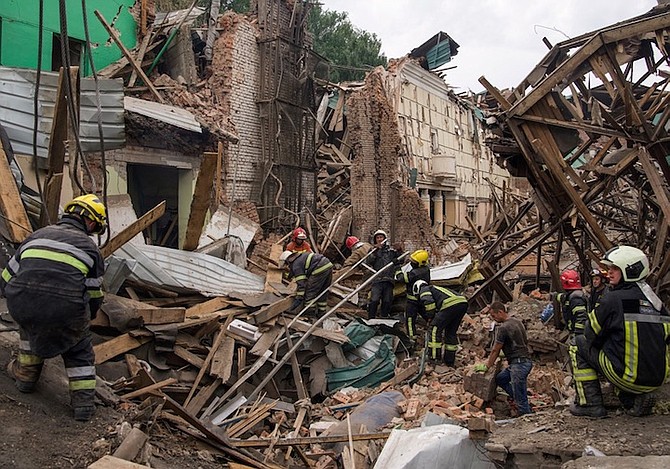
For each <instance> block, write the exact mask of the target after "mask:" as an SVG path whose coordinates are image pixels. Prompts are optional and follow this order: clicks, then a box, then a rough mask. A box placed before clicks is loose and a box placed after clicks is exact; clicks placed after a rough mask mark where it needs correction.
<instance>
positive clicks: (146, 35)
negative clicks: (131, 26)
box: [127, 0, 154, 88]
mask: <svg viewBox="0 0 670 469" xmlns="http://www.w3.org/2000/svg"><path fill="white" fill-rule="evenodd" d="M145 3H146V0H142V7H143V8H142V13H144V14H145V18H144V22H143V23H142V34H144V37H143V38H142V43H141V44H140V49H139V50H138V52H137V63H138V64H141V63H142V62H143V61H144V55H145V54H146V53H147V47H148V46H149V41H150V40H151V34H152V33H153V31H154V29H153V27H152V28H151V29H150V30H149V32H148V33H147V31H146V30H147V27H146V8H144V6H145ZM136 81H137V72H136V71H135V69H133V72H132V73H131V74H130V79H129V80H128V86H127V88H132V87H133V86H135V82H136Z"/></svg>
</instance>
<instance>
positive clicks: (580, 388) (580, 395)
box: [568, 345, 597, 405]
mask: <svg viewBox="0 0 670 469" xmlns="http://www.w3.org/2000/svg"><path fill="white" fill-rule="evenodd" d="M568 354H569V355H570V366H571V367H572V376H573V377H574V378H575V391H577V399H578V404H579V405H586V394H585V393H584V385H583V384H582V380H581V379H577V376H578V374H579V373H580V371H581V370H580V369H579V368H578V366H577V347H576V346H575V345H570V346H569V347H568ZM596 378H597V376H596Z"/></svg>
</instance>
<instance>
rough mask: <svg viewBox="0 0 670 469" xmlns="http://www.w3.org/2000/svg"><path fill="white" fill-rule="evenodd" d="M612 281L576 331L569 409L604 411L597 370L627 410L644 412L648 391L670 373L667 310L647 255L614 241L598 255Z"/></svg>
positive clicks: (649, 404)
mask: <svg viewBox="0 0 670 469" xmlns="http://www.w3.org/2000/svg"><path fill="white" fill-rule="evenodd" d="M601 263H602V264H603V265H606V266H607V267H608V270H607V274H608V277H609V282H610V287H609V289H608V290H607V293H606V294H605V295H603V296H602V297H601V298H600V302H599V303H598V304H597V306H596V307H595V308H594V309H591V311H589V314H588V318H589V320H588V323H587V326H586V330H585V332H584V334H583V335H581V336H578V337H577V364H578V367H577V368H576V369H575V370H573V374H574V381H575V382H578V383H581V388H582V389H583V392H582V391H578V395H577V396H576V397H575V403H574V404H573V405H572V406H571V407H570V412H571V413H572V414H573V415H577V416H587V417H604V416H605V415H607V411H606V410H605V408H604V407H603V398H602V392H601V389H600V382H599V381H598V373H601V374H603V375H604V376H605V378H606V379H607V380H608V381H609V382H611V383H612V384H613V385H614V386H615V388H616V391H617V392H618V395H619V399H620V401H621V403H622V404H623V407H624V409H626V411H627V412H628V414H630V415H633V416H638V417H641V416H644V415H648V414H650V413H651V411H652V408H653V405H654V400H655V399H654V396H653V394H652V392H653V391H654V390H656V389H657V388H658V387H660V386H661V385H662V384H663V383H664V382H665V381H666V380H667V379H668V376H669V375H670V366H669V365H670V364H669V363H668V343H669V342H670V313H668V310H667V309H666V308H665V306H663V303H662V302H661V300H660V299H659V298H658V296H656V294H655V293H654V291H653V290H652V289H651V287H650V286H649V285H648V284H647V283H646V282H645V279H646V277H647V275H649V260H648V259H647V256H646V255H645V254H644V253H643V252H642V251H641V250H639V249H637V248H635V247H632V246H624V245H622V246H617V247H614V248H612V249H610V250H609V251H607V253H605V257H604V259H603V260H602V261H601Z"/></svg>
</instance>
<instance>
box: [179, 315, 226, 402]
mask: <svg viewBox="0 0 670 469" xmlns="http://www.w3.org/2000/svg"><path fill="white" fill-rule="evenodd" d="M225 336H226V326H225V325H223V324H222V325H221V327H220V328H219V333H218V335H217V336H216V339H214V343H213V344H212V348H211V349H210V350H209V353H208V354H207V358H205V363H204V364H203V366H202V368H200V371H199V372H198V376H196V378H195V381H194V382H193V386H192V387H191V390H190V391H189V393H188V396H186V400H185V401H184V407H187V406H188V403H189V402H190V401H191V399H192V398H193V395H194V394H195V391H196V389H197V388H198V385H199V384H200V380H202V377H203V376H205V372H206V371H207V367H209V364H210V363H211V362H212V358H214V354H215V353H216V350H217V349H218V348H219V346H220V345H221V341H222V340H223V338H224V337H225Z"/></svg>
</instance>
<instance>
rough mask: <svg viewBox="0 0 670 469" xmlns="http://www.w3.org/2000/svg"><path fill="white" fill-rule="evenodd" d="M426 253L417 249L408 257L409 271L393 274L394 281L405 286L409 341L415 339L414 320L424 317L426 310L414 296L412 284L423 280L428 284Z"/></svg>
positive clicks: (406, 322) (428, 272) (399, 271)
mask: <svg viewBox="0 0 670 469" xmlns="http://www.w3.org/2000/svg"><path fill="white" fill-rule="evenodd" d="M429 257H430V256H429V254H428V251H426V250H425V249H419V250H417V251H414V252H413V253H412V254H410V255H409V264H410V267H411V269H410V270H407V271H405V269H399V270H397V271H396V273H395V279H396V281H398V282H403V283H405V285H407V304H406V306H405V325H406V326H407V335H408V336H409V338H410V339H412V340H415V338H416V318H417V316H418V315H419V314H420V315H421V317H422V318H424V319H426V322H428V319H427V317H426V310H425V309H424V307H423V305H422V304H421V302H420V301H419V298H418V297H417V296H415V295H414V283H415V282H416V281H417V280H423V281H424V282H426V283H430V267H429V266H428V258H429Z"/></svg>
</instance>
